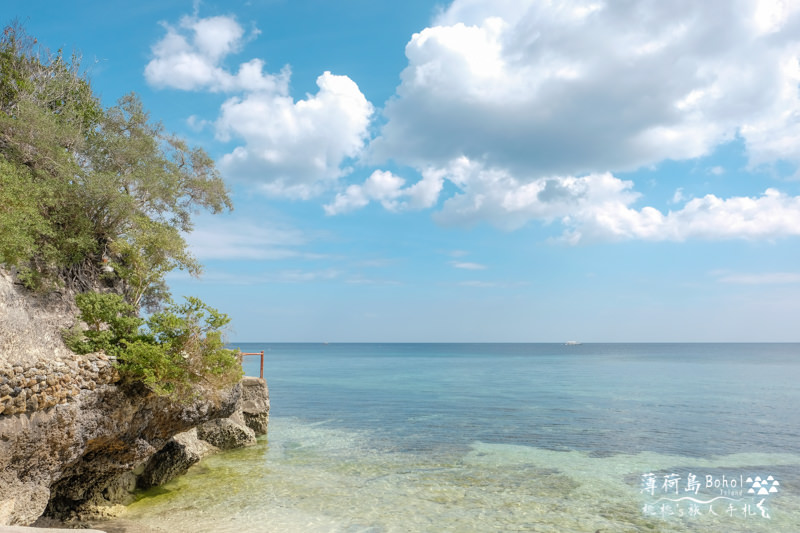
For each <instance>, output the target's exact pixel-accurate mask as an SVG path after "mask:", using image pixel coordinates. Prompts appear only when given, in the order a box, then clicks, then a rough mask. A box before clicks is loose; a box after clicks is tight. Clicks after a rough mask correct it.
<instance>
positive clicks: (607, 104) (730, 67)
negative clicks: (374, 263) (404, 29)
mask: <svg viewBox="0 0 800 533" xmlns="http://www.w3.org/2000/svg"><path fill="white" fill-rule="evenodd" d="M781 6H782V7H781ZM797 8H798V5H797V2H777V0H776V1H775V2H767V1H754V0H753V1H751V0H733V1H731V0H719V1H707V2H693V1H678V2H662V1H659V0H649V1H647V0H645V1H641V2H637V3H636V4H635V6H631V5H629V4H626V3H619V2H602V1H595V0H592V1H587V0H564V1H560V2H540V1H534V0H514V1H491V2H489V1H479V0H455V1H454V2H453V3H452V5H451V6H450V7H449V8H448V9H446V10H445V11H444V12H443V13H442V15H441V16H440V17H439V18H438V19H437V20H436V23H435V25H433V26H432V27H429V28H426V29H424V30H423V31H421V32H419V33H417V34H414V36H413V37H412V38H411V40H410V42H409V43H408V45H407V46H406V56H407V57H408V66H407V67H406V69H405V70H404V71H403V73H402V75H401V80H402V81H401V84H400V86H399V87H398V88H397V95H396V97H395V98H394V99H392V100H390V101H389V102H388V103H387V105H386V109H385V112H384V113H385V116H386V118H387V119H388V121H387V123H386V124H385V126H384V127H383V128H382V130H381V134H380V136H379V138H378V139H376V140H375V142H374V143H373V145H372V148H373V152H374V155H375V157H376V158H377V159H378V160H380V159H382V158H393V159H395V160H399V161H402V162H405V163H407V164H411V165H415V166H417V167H423V166H426V165H431V164H438V165H443V164H446V162H448V161H450V160H452V159H454V158H456V157H459V156H462V155H463V156H466V157H468V158H470V159H473V160H477V159H479V160H481V161H483V162H484V163H485V164H487V165H488V166H491V167H501V168H505V169H509V170H510V171H512V172H513V173H514V174H515V175H517V177H519V178H520V179H524V178H525V176H532V177H541V176H544V175H551V174H561V175H567V174H568V175H581V174H586V173H591V172H598V171H621V170H633V169H636V168H640V167H641V166H643V165H649V164H654V163H657V162H660V161H662V160H665V159H688V158H695V157H698V156H702V155H705V154H708V153H709V152H710V151H711V150H713V149H714V148H715V147H716V146H718V145H719V144H720V143H723V142H726V141H729V140H731V139H733V138H734V137H735V136H736V135H737V134H741V135H742V136H743V138H744V140H745V142H746V144H747V147H748V151H749V153H750V157H751V161H752V162H754V163H756V164H760V163H764V162H769V161H774V160H775V159H776V158H783V159H787V158H788V159H791V160H793V161H795V162H800V142H798V140H800V119H798V118H797V117H798V116H800V95H798V91H797V87H798V81H800V68H798V59H797V58H798V56H800V39H799V38H798V29H800V20H798V9H797Z"/></svg>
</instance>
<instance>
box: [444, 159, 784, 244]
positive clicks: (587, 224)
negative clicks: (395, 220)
mask: <svg viewBox="0 0 800 533" xmlns="http://www.w3.org/2000/svg"><path fill="white" fill-rule="evenodd" d="M442 173H443V175H444V176H446V177H447V179H448V180H450V181H451V182H453V183H454V184H457V185H458V186H459V187H461V189H462V192H460V193H458V194H456V195H455V196H453V197H452V198H450V199H448V200H447V201H445V202H444V204H443V206H442V210H441V211H440V212H438V213H436V214H435V217H436V218H437V220H438V221H439V222H441V223H442V224H445V225H468V224H473V223H477V222H479V221H484V220H488V221H489V222H491V223H493V224H495V225H497V226H499V227H502V228H504V229H508V230H512V229H516V228H518V227H520V226H522V225H524V224H526V223H527V222H529V221H531V220H537V221H541V222H544V223H558V224H560V225H561V226H562V227H563V228H564V231H563V233H562V235H561V239H562V240H564V241H566V242H569V243H572V244H575V243H578V242H584V241H615V240H629V239H637V240H650V241H684V240H687V239H708V240H718V239H772V238H778V237H784V236H790V235H794V236H797V235H800V197H792V196H787V195H785V194H783V193H780V192H778V191H776V190H775V189H767V190H766V191H765V192H764V194H763V195H761V196H758V197H753V198H751V197H732V198H727V199H726V198H719V197H717V196H715V195H713V194H709V195H706V196H704V197H702V198H694V199H691V200H688V201H685V203H683V205H682V207H680V208H679V209H677V210H674V211H669V212H667V213H662V212H661V211H659V210H658V209H655V208H653V207H649V206H645V207H641V208H639V209H637V208H636V207H635V204H636V203H637V202H638V201H639V200H640V195H639V194H637V193H636V192H634V191H633V183H632V182H631V181H625V180H621V179H619V178H617V177H615V176H613V175H612V174H610V173H601V174H589V175H587V176H583V177H571V176H567V177H562V176H555V177H547V178H539V179H535V180H532V181H521V180H519V179H517V178H515V177H514V176H513V175H512V174H510V173H509V172H508V171H499V170H497V169H487V168H485V167H484V166H483V165H481V164H479V163H475V162H471V161H469V160H468V159H466V158H461V159H459V160H457V161H455V162H453V163H452V164H451V165H450V166H449V167H448V168H446V169H444V170H442ZM680 201H681V202H683V201H684V200H683V199H682V198H681V199H680Z"/></svg>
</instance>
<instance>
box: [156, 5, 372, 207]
mask: <svg viewBox="0 0 800 533" xmlns="http://www.w3.org/2000/svg"><path fill="white" fill-rule="evenodd" d="M165 28H166V35H165V36H164V37H163V38H162V39H161V40H160V41H158V43H156V44H155V45H154V46H153V56H154V57H153V59H152V60H151V61H150V62H149V63H148V64H147V67H146V68H145V77H146V79H147V81H148V83H150V84H151V85H153V86H155V87H162V88H163V87H168V88H174V89H181V90H206V91H212V92H227V93H238V94H237V95H236V96H231V97H230V98H228V99H227V100H226V101H225V102H224V103H223V104H222V107H221V109H220V114H219V117H218V118H217V119H216V121H215V122H214V125H215V127H216V134H217V137H218V139H220V140H224V141H229V140H234V141H236V142H238V143H239V144H238V146H236V147H235V148H234V149H233V150H232V151H231V152H230V153H228V154H226V155H225V156H223V157H222V159H221V160H220V161H219V164H220V168H221V170H222V171H223V172H224V174H225V175H226V176H229V177H233V178H237V179H241V180H248V181H250V182H251V183H254V184H255V185H257V186H258V187H259V188H260V189H261V190H262V191H264V192H266V193H268V194H272V195H278V196H289V197H298V198H309V197H311V196H314V195H316V194H318V193H319V192H321V191H322V190H325V189H326V188H327V187H329V186H331V184H332V183H334V182H335V180H336V179H338V178H339V177H341V176H342V175H343V174H345V173H347V169H346V168H343V165H344V164H345V161H346V160H348V159H350V158H356V157H357V156H358V155H359V154H360V152H361V150H362V149H363V147H364V145H365V143H366V141H367V139H368V126H369V123H370V120H371V117H372V115H373V106H372V104H371V103H370V102H369V101H367V99H366V97H365V96H364V95H363V94H362V93H361V91H360V90H359V88H358V85H356V83H355V82H354V81H353V80H351V79H350V78H348V77H347V76H342V75H334V74H332V73H330V72H324V73H323V74H322V75H320V76H319V77H318V78H317V86H318V87H319V91H318V92H317V94H314V95H311V94H308V95H306V97H305V98H304V99H300V100H297V101H295V99H294V98H293V97H292V96H291V95H290V93H289V80H290V77H291V70H290V68H289V67H288V66H285V67H284V68H283V69H281V71H280V72H279V73H277V74H270V73H268V72H265V70H264V68H265V63H264V61H262V60H261V59H258V58H254V59H250V60H249V61H246V62H243V63H241V64H240V65H239V66H238V68H236V69H234V71H231V70H229V69H227V68H226V66H225V59H226V57H227V56H229V55H230V54H232V53H234V52H239V51H241V49H242V47H243V45H244V43H245V41H246V39H247V37H246V36H245V31H244V29H243V28H242V26H241V25H240V24H239V23H238V22H237V21H236V19H235V18H233V17H229V16H216V17H208V18H199V17H198V16H196V15H193V16H185V17H183V18H181V20H180V22H179V24H178V25H177V26H171V25H168V24H165ZM257 33H258V32H257V31H254V32H253V34H252V35H256V34H257ZM209 122H210V121H208V120H206V119H203V118H201V117H196V116H193V117H191V118H190V125H196V126H201V125H205V124H209Z"/></svg>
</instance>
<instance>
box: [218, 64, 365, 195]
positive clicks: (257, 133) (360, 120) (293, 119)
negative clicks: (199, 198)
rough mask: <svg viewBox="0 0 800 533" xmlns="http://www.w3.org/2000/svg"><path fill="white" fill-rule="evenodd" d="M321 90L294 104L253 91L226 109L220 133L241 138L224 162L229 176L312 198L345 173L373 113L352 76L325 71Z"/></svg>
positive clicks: (271, 190) (269, 189) (277, 192)
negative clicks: (347, 160)
mask: <svg viewBox="0 0 800 533" xmlns="http://www.w3.org/2000/svg"><path fill="white" fill-rule="evenodd" d="M317 86H318V87H319V91H318V92H317V94H315V95H307V96H306V98H305V99H304V100H299V101H294V99H293V98H292V97H291V96H289V95H288V93H285V92H254V93H250V94H248V95H246V96H244V97H243V98H242V97H233V98H230V99H229V100H227V101H226V102H225V103H224V104H223V105H222V110H221V113H220V116H219V119H218V120H217V124H216V125H217V135H218V137H219V138H221V139H223V140H228V139H231V138H236V139H241V140H243V141H244V145H242V146H238V147H236V148H235V149H234V150H233V152H231V153H229V154H226V155H225V156H224V157H223V158H222V160H221V161H220V168H221V169H222V171H223V172H225V173H226V174H230V175H234V176H237V177H240V178H242V179H247V180H250V181H253V182H255V183H258V184H260V186H261V187H262V189H263V190H264V191H265V192H267V193H270V194H274V195H285V196H292V197H298V198H309V197H311V196H314V195H316V194H318V193H319V192H320V191H321V190H323V189H324V188H325V187H327V186H329V185H330V184H331V182H332V181H334V180H335V179H337V178H339V177H340V176H341V175H342V174H343V173H344V170H342V168H341V164H342V162H343V161H344V160H345V159H346V158H354V157H356V156H357V155H358V154H359V153H360V151H361V149H362V148H363V146H364V143H365V141H366V138H367V128H368V126H369V121H370V116H371V115H372V112H373V107H372V104H370V103H369V101H367V99H366V98H365V97H364V95H363V94H362V93H361V91H360V90H359V89H358V86H357V85H356V84H355V82H353V81H352V80H351V79H350V78H348V77H347V76H336V75H334V74H331V73H330V72H325V73H324V74H322V75H321V76H319V78H317Z"/></svg>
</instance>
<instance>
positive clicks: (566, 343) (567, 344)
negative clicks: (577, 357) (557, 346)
mask: <svg viewBox="0 0 800 533" xmlns="http://www.w3.org/2000/svg"><path fill="white" fill-rule="evenodd" d="M581 344H582V343H580V342H578V341H567V342H565V343H564V346H580V345H581Z"/></svg>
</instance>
